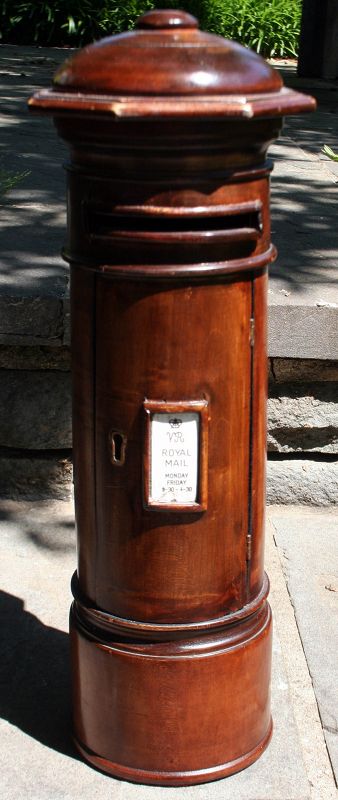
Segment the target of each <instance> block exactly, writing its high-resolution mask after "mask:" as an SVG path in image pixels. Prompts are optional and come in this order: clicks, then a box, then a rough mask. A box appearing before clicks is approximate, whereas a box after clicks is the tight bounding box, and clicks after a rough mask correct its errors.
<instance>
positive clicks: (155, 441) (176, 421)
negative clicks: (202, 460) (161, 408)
mask: <svg viewBox="0 0 338 800" xmlns="http://www.w3.org/2000/svg"><path fill="white" fill-rule="evenodd" d="M198 442H199V414H196V413H188V412H184V413H182V414H180V413H174V414H153V416H152V418H151V448H150V458H151V472H150V474H151V480H150V500H151V502H155V503H166V504H167V503H170V504H171V503H172V504H175V503H178V504H180V505H186V504H187V503H196V502H197V496H198Z"/></svg>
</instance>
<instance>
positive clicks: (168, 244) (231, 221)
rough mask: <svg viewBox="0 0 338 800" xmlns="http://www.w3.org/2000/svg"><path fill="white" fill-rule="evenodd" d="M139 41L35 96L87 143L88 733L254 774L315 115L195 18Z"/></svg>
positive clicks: (76, 288) (83, 666) (84, 629)
mask: <svg viewBox="0 0 338 800" xmlns="http://www.w3.org/2000/svg"><path fill="white" fill-rule="evenodd" d="M170 15H171V16H170ZM173 20H176V21H174V22H173ZM177 31H178V33H177ZM128 36H129V37H130V38H129V39H128V38H127V37H128ZM133 37H134V38H133ZM126 39H127V45H128V47H127V48H126V47H125V39H124V38H123V37H116V44H114V42H115V40H114V39H111V40H108V44H106V45H105V44H104V43H103V44H102V45H101V46H100V45H94V46H93V47H92V48H89V50H88V51H87V55H86V51H84V55H81V53H80V54H79V56H77V57H75V59H73V61H71V62H70V66H68V67H67V66H66V68H65V70H63V71H61V74H59V77H58V78H57V84H58V85H61V87H63V88H61V89H60V88H58V85H57V88H56V90H54V93H53V92H50V93H43V94H42V95H39V97H38V99H36V100H35V101H34V102H35V106H36V107H38V108H40V109H41V108H46V109H47V110H49V111H52V113H54V115H55V121H56V125H57V128H58V130H59V133H60V135H61V136H62V137H63V138H64V139H65V140H66V141H67V142H68V143H69V145H70V151H71V160H70V164H69V165H68V176H69V203H68V207H69V217H68V244H67V247H66V251H65V255H66V257H67V258H68V260H69V261H70V263H71V298H72V349H73V387H74V398H73V411H74V413H73V435H74V474H75V505H76V521H77V531H78V572H77V575H76V576H74V579H73V593H74V604H73V607H72V611H71V639H72V670H73V699H74V731H75V738H76V743H77V746H78V747H79V749H80V750H81V752H82V753H83V754H84V755H85V757H86V758H87V759H88V760H89V761H91V762H92V763H94V764H95V765H96V766H99V767H100V768H102V769H104V770H106V771H108V772H111V773H112V774H115V775H118V776H122V777H125V778H128V779H131V780H135V781H142V782H149V783H162V784H169V785H170V784H172V785H178V784H189V783H196V782H201V781H207V780H211V779H213V778H216V777H221V776H224V775H227V774H229V773H231V772H234V771H236V770H238V769H240V768H242V767H244V766H247V765H248V764H250V763H251V762H252V761H253V760H255V759H256V758H257V757H258V756H259V755H260V753H261V752H262V751H263V749H264V748H265V747H266V745H267V743H268V741H269V738H270V735H271V716H270V701H269V691H270V662H271V613H270V609H269V606H268V603H267V599H266V598H267V593H268V581H267V577H266V576H265V574H264V567H263V548H264V485H265V468H264V464H265V408H266V349H265V348H266V284H267V267H268V264H269V262H270V261H271V260H272V258H273V257H274V249H273V247H272V246H271V244H270V224H269V200H268V197H269V170H270V168H269V165H268V164H267V163H266V161H265V153H266V149H267V147H268V144H269V142H270V141H271V139H273V138H275V137H276V135H278V131H279V129H280V126H281V113H282V112H283V111H284V112H285V111H287V112H288V111H290V109H292V108H296V107H297V108H298V109H301V108H306V107H307V106H308V107H309V106H310V103H309V101H308V100H305V99H304V98H303V97H302V96H299V95H294V93H292V92H290V93H288V92H284V90H281V82H280V79H279V77H278V76H276V74H275V73H273V71H272V70H271V68H270V67H267V66H266V65H265V64H264V62H261V60H260V59H258V57H256V56H252V55H251V56H250V55H249V54H245V51H243V49H242V48H238V46H236V45H230V46H229V43H227V47H226V46H225V45H224V43H223V40H222V45H220V44H218V42H220V41H221V40H218V38H217V37H216V38H215V37H210V36H207V35H206V34H200V33H199V32H198V31H197V32H196V29H195V22H194V21H193V20H192V18H190V17H189V16H188V15H185V14H183V13H180V12H178V13H176V12H175V13H173V12H156V13H153V14H150V15H148V17H147V15H146V17H145V18H143V21H142V22H141V27H140V30H139V32H138V33H136V34H129V35H126ZM211 40H212V41H211ZM215 42H216V44H215ZM164 45H165V47H164ZM100 47H101V49H100ZM105 47H106V48H108V51H107V53H106V58H107V59H108V63H109V58H110V60H111V63H112V64H113V66H114V68H115V69H117V65H118V64H119V65H120V67H121V64H122V65H124V69H125V70H126V74H127V72H128V70H127V68H126V67H125V62H124V58H125V53H126V54H127V55H126V58H127V59H130V60H131V63H132V66H133V60H135V59H136V60H137V59H138V60H139V63H140V71H141V77H139V76H138V75H137V76H136V78H135V73H134V72H132V77H130V74H129V73H128V74H127V78H126V85H125V86H119V87H118V95H119V96H118V97H117V96H116V92H117V89H116V87H112V86H111V80H113V79H112V78H111V75H110V73H109V70H108V68H107V64H106V66H102V64H103V65H104V49H105ZM197 47H199V48H200V52H199V61H198V62H196V64H197V66H196V64H195V65H194V64H193V66H191V64H192V61H193V59H196V48H197ZM142 48H143V49H144V53H143V56H142V57H141V55H142V53H141V55H140V52H141V51H142ZM154 48H155V49H156V48H157V49H159V51H160V52H161V48H162V49H163V53H165V55H164V56H163V58H164V62H165V63H164V67H163V69H161V66H160V67H159V70H158V74H157V77H155V78H153V81H155V83H154V85H153V83H152V75H153V74H154V58H155V56H154ZM170 48H171V51H172V52H171V51H170ZM194 48H195V50H194ZM217 48H218V49H217ZM222 48H223V50H222ZM236 48H237V49H236ZM219 49H220V53H219V52H218V50H219ZM233 50H234V54H233V52H232V51H233ZM89 51H91V58H90V57H89V55H88V53H89ZM187 51H188V56H189V58H188V57H187ZM229 51H230V52H231V54H232V55H231V58H230V61H229V63H228V65H226V68H223V67H222V64H223V61H222V58H223V60H224V58H225V59H226V58H229V56H228V55H226V54H227V53H228V52H229ZM142 52H143V51H142ZM121 53H122V55H121ZM168 53H169V55H168ZM215 53H216V55H215ZM149 54H150V55H149ZM178 54H179V55H178ZM216 56H217V58H216ZM142 58H143V61H142ZM168 58H169V61H170V58H171V59H173V70H172V73H171V74H170V76H169V78H168V75H167V64H166V59H168ZM252 58H253V59H254V67H252V63H251V60H250V59H252ZM76 59H78V61H77V60H76ZM81 59H82V61H81ZM83 59H84V61H83ZM149 59H150V61H149ZM210 59H211V60H210ZM215 59H216V60H215ZM217 59H218V60H217ZM243 59H244V61H243ZM246 59H249V61H250V63H249V65H248V69H247V67H246ZM155 61H156V59H155ZM216 61H217V63H216ZM256 61H257V64H258V66H257V67H256ZM148 62H149V63H148ZM209 62H210V63H209ZM128 63H129V62H128ZM243 63H244V67H243ZM72 65H73V66H72ZM201 65H204V69H202V66H201ZM262 65H263V66H262ZM198 66H199V69H198V68H197V67H198ZM134 67H135V64H134ZM86 68H87V73H86ZM255 69H256V72H255ZM105 70H106V71H105ZM142 70H143V79H144V80H145V78H144V75H146V76H147V83H146V84H145V89H146V91H145V92H144V94H142V92H141V90H140V88H139V85H138V83H137V81H139V82H140V84H141V85H142ZM189 70H190V72H189ZM229 74H230V75H231V76H232V78H229ZM102 75H104V76H105V77H104V78H103V77H102ZM215 75H216V76H217V79H215ZM107 76H108V77H107ZM196 76H197V77H196ZM119 80H121V79H120V78H119ZM231 80H232V81H233V85H232V87H231ZM135 81H136V84H137V85H136V84H135ZM156 81H157V83H156ZM208 81H209V83H208ZM212 81H213V82H214V83H213V84H212ZM166 82H167V83H166ZM134 84H135V85H134ZM211 84H212V86H213V88H212V89H210V85H211ZM225 85H226V86H227V88H228V89H229V87H230V89H229V92H226V91H225V88H224V86H225ZM98 86H99V89H98ZM178 86H181V87H183V88H182V93H181V96H178V97H177V95H179V91H178V88H177V87H178ZM196 86H197V89H196ZM201 86H202V87H203V86H208V90H203V91H205V93H206V94H207V96H206V97H205V96H204V94H203V92H202V91H201ZM248 87H249V88H248ZM113 88H114V91H113ZM255 88H256V91H255ZM74 89H77V93H76V92H74ZM244 89H247V91H248V92H249V95H250V96H249V98H247V97H243V92H244ZM241 92H242V94H241ZM264 92H265V93H264ZM229 94H230V97H229ZM295 98H296V100H295Z"/></svg>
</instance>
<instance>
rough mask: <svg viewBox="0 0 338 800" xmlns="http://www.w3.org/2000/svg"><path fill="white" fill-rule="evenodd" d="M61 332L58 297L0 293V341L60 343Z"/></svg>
mask: <svg viewBox="0 0 338 800" xmlns="http://www.w3.org/2000/svg"><path fill="white" fill-rule="evenodd" d="M18 286H19V284H18ZM0 291H1V290H0ZM64 334H65V321H64V305H63V302H62V300H61V299H60V298H58V297H41V295H39V296H30V297H27V296H23V295H22V294H20V295H12V294H10V295H0V344H5V345H14V346H17V345H24V346H32V345H36V346H37V347H40V346H41V345H49V346H52V345H53V346H54V347H60V346H61V345H62V344H63V343H64Z"/></svg>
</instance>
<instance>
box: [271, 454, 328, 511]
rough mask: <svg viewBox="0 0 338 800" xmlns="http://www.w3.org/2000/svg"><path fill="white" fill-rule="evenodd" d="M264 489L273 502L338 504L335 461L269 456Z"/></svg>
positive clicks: (308, 504)
mask: <svg viewBox="0 0 338 800" xmlns="http://www.w3.org/2000/svg"><path fill="white" fill-rule="evenodd" d="M319 458H322V459H324V456H319ZM266 488H267V502H268V503H270V504H272V505H273V504H281V505H297V504H299V505H305V506H338V460H334V461H331V460H327V461H325V460H315V459H313V460H311V459H308V460H307V459H303V458H300V459H298V458H297V459H292V458H287V457H286V458H281V459H278V460H274V459H268V463H267V487H266Z"/></svg>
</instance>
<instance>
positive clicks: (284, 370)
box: [0, 350, 338, 386]
mask: <svg viewBox="0 0 338 800" xmlns="http://www.w3.org/2000/svg"><path fill="white" fill-rule="evenodd" d="M0 353H1V350H0ZM0 357H1V356H0ZM268 361H269V382H270V385H272V386H273V385H274V384H275V383H293V384H294V383H313V382H316V383H321V384H322V383H327V382H330V383H331V382H334V381H336V382H338V361H321V360H316V359H310V358H309V359H306V358H305V359H301V358H269V359H268Z"/></svg>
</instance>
